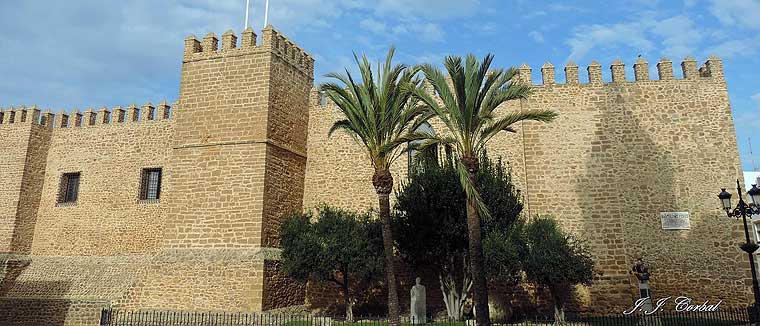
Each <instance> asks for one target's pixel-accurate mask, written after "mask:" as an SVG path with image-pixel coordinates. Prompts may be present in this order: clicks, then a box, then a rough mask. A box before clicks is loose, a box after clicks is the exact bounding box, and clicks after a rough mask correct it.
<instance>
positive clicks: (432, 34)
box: [409, 23, 443, 42]
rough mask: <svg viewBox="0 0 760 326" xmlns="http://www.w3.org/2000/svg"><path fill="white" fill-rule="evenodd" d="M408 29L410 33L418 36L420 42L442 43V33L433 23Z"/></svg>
mask: <svg viewBox="0 0 760 326" xmlns="http://www.w3.org/2000/svg"><path fill="white" fill-rule="evenodd" d="M409 27H410V30H411V31H412V33H415V34H418V35H419V36H420V37H421V38H422V40H424V41H428V42H440V41H443V31H442V30H441V28H440V27H438V25H436V24H433V23H421V24H413V25H411V26H409Z"/></svg>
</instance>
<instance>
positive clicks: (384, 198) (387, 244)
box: [377, 193, 399, 326]
mask: <svg viewBox="0 0 760 326" xmlns="http://www.w3.org/2000/svg"><path fill="white" fill-rule="evenodd" d="M377 197H378V199H379V201H380V202H379V204H380V221H381V223H382V225H383V252H384V253H385V278H386V281H387V282H388V322H389V324H390V326H398V325H399V306H398V293H397V290H396V273H395V272H394V266H395V264H394V259H393V234H392V233H391V218H390V215H391V201H390V198H389V194H387V193H378V194H377Z"/></svg>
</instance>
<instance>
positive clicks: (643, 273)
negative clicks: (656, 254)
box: [631, 257, 650, 282]
mask: <svg viewBox="0 0 760 326" xmlns="http://www.w3.org/2000/svg"><path fill="white" fill-rule="evenodd" d="M631 273H633V275H635V276H636V278H637V279H639V281H640V282H643V281H649V276H650V274H649V266H648V265H646V264H644V262H643V261H642V260H641V257H638V258H636V261H635V262H634V263H633V267H631Z"/></svg>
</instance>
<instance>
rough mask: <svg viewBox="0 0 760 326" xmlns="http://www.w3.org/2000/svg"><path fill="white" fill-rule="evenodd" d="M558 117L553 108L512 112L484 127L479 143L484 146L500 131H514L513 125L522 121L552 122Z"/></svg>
mask: <svg viewBox="0 0 760 326" xmlns="http://www.w3.org/2000/svg"><path fill="white" fill-rule="evenodd" d="M556 117H557V112H554V111H552V110H526V111H517V112H512V113H509V114H507V115H505V116H504V117H502V118H501V119H498V120H496V121H495V122H493V123H491V124H490V125H488V126H485V127H484V128H483V131H482V133H481V134H480V141H479V143H480V144H482V145H483V146H484V145H485V144H486V143H487V142H488V141H489V140H491V138H493V137H494V136H495V135H497V134H498V133H499V132H500V131H512V132H514V129H512V125H513V124H515V123H517V122H520V121H539V122H550V121H552V120H554V119H555V118H556Z"/></svg>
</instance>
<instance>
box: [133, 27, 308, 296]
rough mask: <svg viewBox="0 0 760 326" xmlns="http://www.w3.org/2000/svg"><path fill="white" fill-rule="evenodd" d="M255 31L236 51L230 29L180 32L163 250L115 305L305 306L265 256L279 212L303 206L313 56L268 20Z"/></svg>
mask: <svg viewBox="0 0 760 326" xmlns="http://www.w3.org/2000/svg"><path fill="white" fill-rule="evenodd" d="M262 36H263V37H262V42H261V44H260V45H257V44H256V34H254V32H253V30H251V29H247V30H245V31H244V32H243V33H242V37H241V42H240V46H238V45H237V43H238V42H237V41H238V39H237V37H236V36H235V35H234V34H233V33H232V31H228V32H226V33H224V34H223V35H222V42H221V48H219V46H218V39H217V37H216V36H215V35H214V34H213V33H210V34H208V35H206V36H205V37H204V38H203V40H202V41H198V40H197V39H196V38H195V37H194V36H190V37H188V38H187V39H185V52H184V58H183V65H182V79H181V87H180V98H179V106H181V107H182V109H181V110H178V112H177V114H176V116H175V124H176V129H175V137H174V139H175V141H174V145H173V148H172V155H171V156H172V159H171V163H170V164H168V165H169V168H170V169H171V170H170V171H169V173H170V175H171V178H168V181H167V182H168V187H169V189H171V193H170V194H167V196H168V200H167V203H168V213H167V218H166V226H165V236H164V245H163V249H162V250H161V253H159V257H158V259H157V260H156V263H155V264H154V266H153V268H152V271H151V272H150V275H148V276H147V277H145V278H143V282H144V283H145V284H143V285H142V286H138V289H136V290H135V293H133V295H132V298H131V299H129V300H127V302H125V306H134V307H141V308H146V307H147V308H151V307H152V308H160V309H165V308H172V309H174V308H176V309H191V310H196V309H198V310H238V311H240V310H244V311H260V310H266V309H269V308H275V307H279V306H283V305H292V304H301V303H302V302H303V291H302V289H301V288H300V286H299V285H298V284H296V283H293V282H288V283H291V284H290V285H284V284H282V285H279V286H275V284H278V283H280V282H281V281H282V280H280V279H279V278H281V277H282V276H279V275H278V274H277V273H276V269H277V262H276V261H275V260H268V259H269V258H272V255H277V254H278V252H277V250H274V249H273V248H276V247H277V246H278V243H279V239H278V229H279V224H280V223H279V222H280V219H281V218H282V217H283V216H284V215H286V214H288V213H289V212H291V211H294V210H301V209H302V202H303V191H304V186H303V185H304V175H305V169H306V136H307V129H308V128H307V124H308V112H309V107H308V99H309V93H310V90H311V88H312V83H313V65H314V60H313V59H312V57H311V56H309V55H308V54H307V53H306V52H305V51H304V50H303V49H301V48H300V47H298V46H296V45H295V44H293V42H291V41H290V40H288V39H286V38H285V37H283V36H282V35H280V34H279V33H278V32H277V31H275V30H274V29H273V28H272V27H271V26H269V27H267V28H265V29H264V30H263V32H262ZM180 111H181V112H180ZM283 283H284V282H283ZM140 288H141V289H140ZM167 297H170V298H172V299H171V300H167V299H166V298H167Z"/></svg>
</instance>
